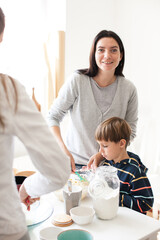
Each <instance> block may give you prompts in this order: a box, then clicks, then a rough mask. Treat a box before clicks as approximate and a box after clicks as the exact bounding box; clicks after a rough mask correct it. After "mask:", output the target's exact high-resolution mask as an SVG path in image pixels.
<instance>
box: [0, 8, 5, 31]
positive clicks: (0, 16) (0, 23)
mask: <svg viewBox="0 0 160 240" xmlns="http://www.w3.org/2000/svg"><path fill="white" fill-rule="evenodd" d="M4 28H5V16H4V13H3V11H2V9H1V8H0V34H1V33H2V32H3V31H4Z"/></svg>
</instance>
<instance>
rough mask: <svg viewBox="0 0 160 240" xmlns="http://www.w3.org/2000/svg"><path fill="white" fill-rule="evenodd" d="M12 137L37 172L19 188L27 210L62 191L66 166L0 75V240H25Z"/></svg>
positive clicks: (19, 94) (29, 104)
mask: <svg viewBox="0 0 160 240" xmlns="http://www.w3.org/2000/svg"><path fill="white" fill-rule="evenodd" d="M3 30H4V14H3V12H2V10H1V9H0V39H2V35H3ZM14 136H17V137H18V138H19V139H20V140H21V141H22V143H23V144H24V145H25V147H26V149H27V151H28V154H29V156H30V158H31V160H32V162H33V164H34V165H35V167H36V169H37V170H39V172H37V173H35V174H33V175H32V176H30V177H28V178H27V179H26V180H25V181H24V184H23V185H22V187H21V188H20V198H21V201H22V202H23V203H24V204H25V205H26V206H27V207H29V206H30V204H31V203H33V202H34V201H35V200H36V199H37V198H38V197H39V196H41V195H43V194H45V193H49V192H51V191H55V190H56V189H60V188H61V187H63V185H64V184H65V182H66V181H67V179H68V177H69V174H70V162H69V159H68V157H67V156H66V155H65V154H64V153H63V152H62V150H61V149H60V148H59V146H58V144H57V142H56V140H55V138H54V136H53V134H52V133H51V131H50V130H49V128H48V126H47V124H46V122H45V121H44V119H43V117H42V115H41V114H40V113H39V112H38V110H37V109H36V107H35V104H34V103H33V101H32V100H31V99H30V98H29V97H28V95H27V94H26V92H25V89H24V87H23V86H22V85H21V84H20V83H19V82H18V81H16V80H14V79H13V78H11V77H9V76H7V75H4V74H0V239H3V240H29V239H30V238H29V235H28V232H27V226H26V220H25V216H24V213H23V212H22V208H21V203H20V198H19V194H18V191H17V187H16V184H15V178H14V175H13V169H12V166H13V139H14Z"/></svg>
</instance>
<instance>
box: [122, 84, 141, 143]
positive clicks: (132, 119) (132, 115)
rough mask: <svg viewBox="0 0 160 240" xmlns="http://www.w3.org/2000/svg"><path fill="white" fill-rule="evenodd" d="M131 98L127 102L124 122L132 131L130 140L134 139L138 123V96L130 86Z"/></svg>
mask: <svg viewBox="0 0 160 240" xmlns="http://www.w3.org/2000/svg"><path fill="white" fill-rule="evenodd" d="M131 89H132V93H131V97H130V99H129V102H128V107H127V111H126V117H125V120H126V121H127V122H128V123H129V125H130V126H131V129H132V133H131V140H133V139H134V138H135V137H136V129H137V121H138V95H137V90H136V88H135V87H134V86H132V88H131Z"/></svg>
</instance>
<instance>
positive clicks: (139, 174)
mask: <svg viewBox="0 0 160 240" xmlns="http://www.w3.org/2000/svg"><path fill="white" fill-rule="evenodd" d="M127 153H128V155H129V157H130V158H129V159H124V160H122V161H121V162H119V163H114V162H113V161H112V160H111V161H108V160H105V162H104V165H110V166H113V167H116V168H117V170H118V171H117V174H118V177H119V179H120V198H119V206H122V207H123V206H125V207H128V208H131V209H133V210H136V211H138V212H141V213H144V214H145V213H146V212H147V211H148V210H150V209H151V208H152V206H153V202H154V197H153V192H152V188H151V185H150V182H149V180H148V178H147V175H146V172H147V170H148V169H147V168H146V167H145V166H144V165H143V163H142V162H141V160H140V158H139V156H138V155H136V154H134V153H131V152H127Z"/></svg>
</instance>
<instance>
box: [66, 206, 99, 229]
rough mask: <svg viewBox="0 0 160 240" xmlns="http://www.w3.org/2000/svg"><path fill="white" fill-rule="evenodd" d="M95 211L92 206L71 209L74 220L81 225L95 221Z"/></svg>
mask: <svg viewBox="0 0 160 240" xmlns="http://www.w3.org/2000/svg"><path fill="white" fill-rule="evenodd" d="M94 214H95V211H94V209H93V208H90V207H81V206H79V207H74V208H71V210H70V215H71V217H72V219H73V221H74V222H75V223H77V224H79V225H84V224H89V223H91V222H92V221H93V217H94Z"/></svg>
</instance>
